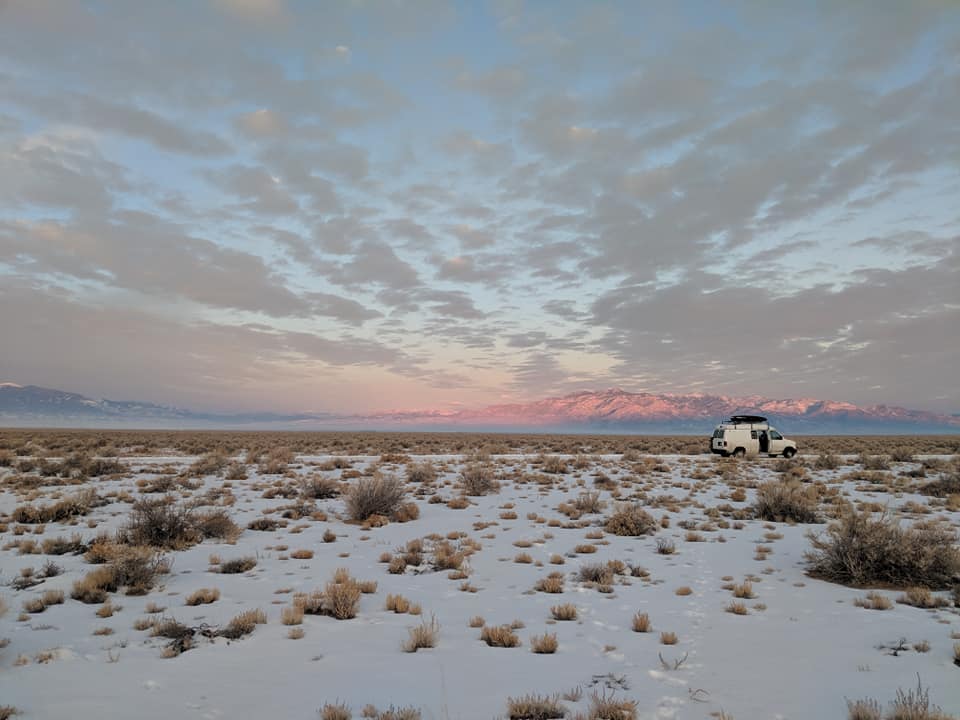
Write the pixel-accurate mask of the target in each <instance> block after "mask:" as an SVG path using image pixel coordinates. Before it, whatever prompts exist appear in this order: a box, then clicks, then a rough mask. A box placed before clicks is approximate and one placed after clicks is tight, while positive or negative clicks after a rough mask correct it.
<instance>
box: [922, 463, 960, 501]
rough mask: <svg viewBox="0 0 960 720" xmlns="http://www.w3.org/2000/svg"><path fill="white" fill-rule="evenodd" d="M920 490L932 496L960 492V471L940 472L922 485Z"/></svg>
mask: <svg viewBox="0 0 960 720" xmlns="http://www.w3.org/2000/svg"><path fill="white" fill-rule="evenodd" d="M920 492H921V493H922V494H924V495H932V496H933V497H947V496H949V495H956V494H957V493H960V471H956V470H955V471H953V472H949V473H944V474H942V475H941V476H940V477H938V478H937V479H936V480H933V481H931V482H928V483H926V484H925V485H923V486H922V487H921V488H920Z"/></svg>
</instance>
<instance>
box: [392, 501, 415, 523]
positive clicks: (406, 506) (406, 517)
mask: <svg viewBox="0 0 960 720" xmlns="http://www.w3.org/2000/svg"><path fill="white" fill-rule="evenodd" d="M418 517H420V506H419V505H417V504H416V503H415V502H412V501H411V502H405V503H400V505H399V506H398V507H397V509H396V510H395V511H394V513H393V515H392V516H391V518H392V519H393V520H394V521H396V522H398V523H405V522H410V521H411V520H416V519H417V518H418Z"/></svg>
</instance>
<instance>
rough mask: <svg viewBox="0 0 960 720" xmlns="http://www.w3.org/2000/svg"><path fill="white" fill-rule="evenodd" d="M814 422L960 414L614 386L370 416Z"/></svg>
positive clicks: (922, 420) (514, 422)
mask: <svg viewBox="0 0 960 720" xmlns="http://www.w3.org/2000/svg"><path fill="white" fill-rule="evenodd" d="M748 410H749V411H751V412H757V413H759V414H762V415H769V416H773V417H777V418H784V419H790V420H795V421H802V422H803V423H804V424H805V425H807V424H810V423H811V422H814V423H815V422H817V421H823V422H837V421H860V422H865V423H874V422H875V423H884V422H898V423H903V424H922V425H930V426H944V427H951V426H952V427H956V428H958V429H960V417H956V416H951V415H941V414H937V413H931V412H924V411H920V410H908V409H906V408H900V407H889V406H886V405H875V406H871V407H858V406H856V405H852V404H851V403H847V402H838V401H832V400H816V399H812V398H798V399H786V400H774V399H770V398H765V397H760V396H757V395H753V396H748V397H729V396H726V395H706V394H700V393H697V394H687V395H680V394H669V393H633V392H627V391H625V390H621V389H620V388H611V389H609V390H602V391H583V392H577V393H572V394H570V395H564V396H562V397H555V398H545V399H543V400H536V401H532V402H529V403H510V404H501V405H490V406H488V407H485V408H481V409H477V410H459V411H453V412H441V411H393V412H385V413H377V414H374V415H372V416H368V419H370V420H374V419H376V420H382V421H392V422H397V423H417V424H429V423H435V424H443V425H458V426H465V427H469V426H475V425H491V426H494V425H503V426H517V427H522V426H530V427H554V426H565V425H601V426H616V425H623V426H629V425H631V424H654V423H670V422H688V421H693V422H702V423H704V424H706V425H708V424H709V423H710V422H712V421H715V420H717V419H720V418H722V417H724V416H726V415H730V414H733V413H736V412H741V411H748Z"/></svg>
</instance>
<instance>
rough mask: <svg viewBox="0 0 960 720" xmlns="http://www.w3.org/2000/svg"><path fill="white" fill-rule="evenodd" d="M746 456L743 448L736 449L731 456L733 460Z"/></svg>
mask: <svg viewBox="0 0 960 720" xmlns="http://www.w3.org/2000/svg"><path fill="white" fill-rule="evenodd" d="M746 454H747V451H746V450H744V449H743V448H737V449H736V450H734V451H733V456H734V457H735V458H742V457H743V456H744V455H746Z"/></svg>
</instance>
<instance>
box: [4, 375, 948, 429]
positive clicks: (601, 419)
mask: <svg viewBox="0 0 960 720" xmlns="http://www.w3.org/2000/svg"><path fill="white" fill-rule="evenodd" d="M735 413H751V414H759V415H765V416H767V417H769V418H770V419H771V421H772V422H774V423H775V424H776V425H777V426H778V427H780V429H781V430H783V431H784V432H787V433H791V432H792V433H827V432H847V433H855V432H859V433H867V432H874V433H921V432H960V416H957V415H940V414H936V413H931V412H924V411H921V410H908V409H906V408H901V407H892V406H888V405H873V406H869V407H858V406H856V405H852V404H850V403H846V402H839V401H833V400H816V399H811V398H798V399H786V400H776V399H770V398H765V397H761V396H748V397H730V396H726V395H706V394H702V393H696V394H687V395H682V394H668V393H633V392H627V391H625V390H621V389H620V388H611V389H609V390H601V391H584V392H577V393H572V394H570V395H564V396H562V397H552V398H545V399H543V400H536V401H532V402H528V403H512V404H501V405H490V406H488V407H485V408H480V409H474V410H414V411H408V410H395V411H390V412H382V413H374V414H368V415H334V414H323V413H305V414H290V415H284V414H277V413H245V414H234V415H230V414H213V413H199V412H193V411H190V410H184V409H182V408H176V407H169V406H165V405H155V404H152V403H144V402H130V401H124V402H121V401H115V400H93V399H91V398H88V397H85V396H83V395H79V394H77V393H70V392H65V391H62V390H51V389H49V388H42V387H36V386H26V387H22V386H20V385H16V384H14V383H0V426H3V425H34V426H36V425H55V426H64V425H65V426H83V425H94V426H101V427H104V426H116V427H121V426H139V427H247V428H254V427H269V428H279V427H288V428H299V429H304V430H308V429H337V428H341V429H345V428H351V429H391V428H394V429H401V428H402V429H432V430H452V429H463V430H473V429H478V430H479V429H486V430H538V431H548V430H557V431H568V432H638V433H643V432H647V433H670V432H680V433H684V432H693V433H702V432H708V431H710V430H711V429H712V427H713V425H714V424H716V423H717V422H718V421H720V420H722V419H724V418H725V417H727V416H729V415H732V414H735Z"/></svg>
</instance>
